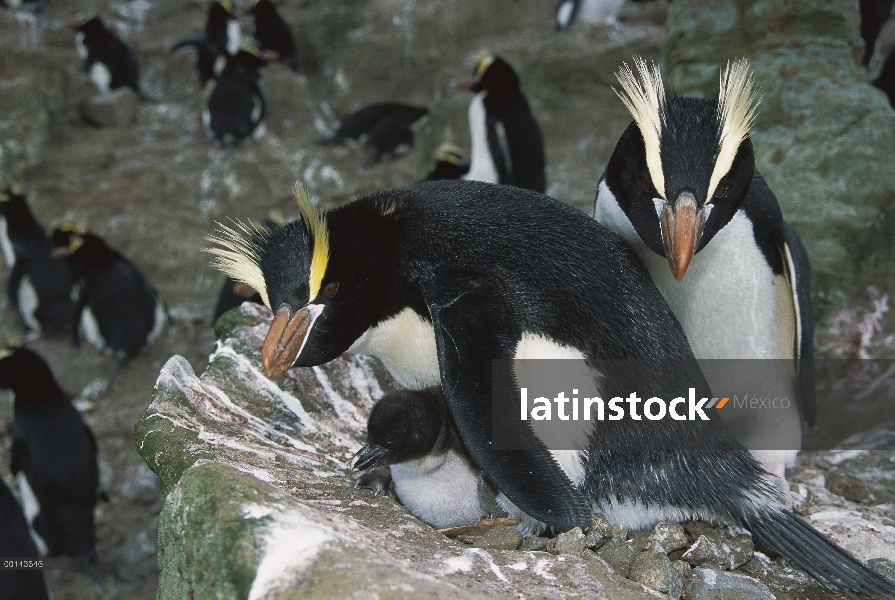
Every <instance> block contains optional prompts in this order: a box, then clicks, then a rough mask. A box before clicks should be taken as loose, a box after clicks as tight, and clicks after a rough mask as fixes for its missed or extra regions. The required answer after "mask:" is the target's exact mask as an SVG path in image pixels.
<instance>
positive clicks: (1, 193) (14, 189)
mask: <svg viewBox="0 0 895 600" xmlns="http://www.w3.org/2000/svg"><path fill="white" fill-rule="evenodd" d="M30 212H31V211H29V210H28V202H27V197H26V196H25V194H24V193H23V190H22V188H21V186H19V185H18V184H13V185H11V186H9V187H7V188H6V189H5V190H0V216H3V217H5V218H6V219H7V220H9V219H10V217H15V216H16V215H19V214H23V213H27V214H30Z"/></svg>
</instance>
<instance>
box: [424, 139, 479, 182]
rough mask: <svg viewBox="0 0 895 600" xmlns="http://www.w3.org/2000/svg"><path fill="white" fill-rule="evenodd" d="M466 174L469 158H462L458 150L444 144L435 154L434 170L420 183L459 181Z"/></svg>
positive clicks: (461, 153)
mask: <svg viewBox="0 0 895 600" xmlns="http://www.w3.org/2000/svg"><path fill="white" fill-rule="evenodd" d="M467 173H469V158H467V157H466V156H464V155H463V152H462V151H461V150H460V149H459V148H457V147H455V146H453V145H451V144H445V145H443V146H441V147H440V148H439V149H438V150H437V151H436V152H435V168H433V169H432V170H431V171H429V174H428V175H426V176H425V177H424V178H423V179H422V180H421V181H439V180H442V179H460V178H462V177H463V176H464V175H466V174H467Z"/></svg>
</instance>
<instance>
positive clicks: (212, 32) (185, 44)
mask: <svg viewBox="0 0 895 600" xmlns="http://www.w3.org/2000/svg"><path fill="white" fill-rule="evenodd" d="M234 18H235V17H234V15H233V3H232V2H230V1H229V0H224V1H223V2H217V1H215V2H212V3H211V6H210V7H209V8H208V19H207V20H206V22H205V30H204V31H203V32H202V33H201V34H199V35H197V36H194V37H190V38H187V39H185V40H181V41H179V42H177V43H176V44H174V46H172V47H171V50H169V51H168V53H169V54H174V53H175V52H177V51H178V50H180V49H182V48H189V47H193V48H195V49H196V71H197V72H198V74H199V85H200V86H201V87H205V84H206V83H208V82H209V81H210V80H212V79H215V78H217V76H218V73H219V72H220V71H221V70H222V69H223V65H222V66H220V67H219V66H218V63H219V61H221V60H223V61H224V63H225V64H226V60H227V59H229V58H230V51H229V50H228V49H227V48H228V45H229V44H228V41H229V36H228V24H229V22H230V21H232V20H233V19H234Z"/></svg>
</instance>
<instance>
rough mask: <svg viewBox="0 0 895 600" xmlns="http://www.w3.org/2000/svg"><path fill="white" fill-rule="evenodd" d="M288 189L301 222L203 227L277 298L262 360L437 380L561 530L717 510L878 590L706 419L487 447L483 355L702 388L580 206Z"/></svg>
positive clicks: (663, 393)
mask: <svg viewBox="0 0 895 600" xmlns="http://www.w3.org/2000/svg"><path fill="white" fill-rule="evenodd" d="M297 195H298V200H299V208H300V210H301V216H302V218H301V220H298V221H294V222H292V223H288V224H286V225H284V226H282V227H272V228H271V227H264V228H261V227H253V226H249V225H242V226H241V229H242V232H240V231H238V229H239V228H240V227H237V229H232V228H227V227H222V234H221V236H220V237H218V238H212V241H214V242H216V243H218V244H219V245H220V247H219V248H215V249H212V250H211V252H212V253H213V254H215V255H216V257H217V266H218V267H219V268H220V269H221V270H223V271H225V272H226V273H227V274H228V275H230V276H231V277H233V278H234V279H237V280H240V281H243V282H244V283H247V284H248V285H251V286H252V287H254V288H255V289H256V290H258V292H259V293H260V294H261V296H262V299H263V300H264V303H265V304H266V305H267V306H268V307H269V308H272V309H273V310H274V311H275V312H276V316H275V317H274V319H273V322H272V323H271V325H270V329H269V331H268V334H267V337H266V339H265V341H264V344H263V347H262V351H261V361H262V365H263V367H264V370H265V371H266V372H267V373H268V374H269V375H271V376H277V375H280V374H282V373H284V372H285V371H287V370H288V369H289V368H291V367H292V366H293V365H295V366H312V365H319V364H322V363H325V362H328V361H330V360H333V359H335V358H337V357H338V356H339V355H341V354H342V353H343V352H345V351H346V350H349V349H352V350H353V351H357V352H364V353H368V354H372V355H375V356H377V357H379V358H380V359H381V360H382V361H383V363H384V364H385V366H386V368H388V369H389V370H390V371H391V372H392V374H393V375H395V376H396V378H397V380H398V381H399V382H400V383H401V384H403V385H404V386H405V387H411V388H416V389H420V388H423V387H427V386H431V385H439V384H440V385H441V386H442V389H443V392H444V397H445V401H446V404H447V407H448V411H449V412H450V414H451V417H452V419H453V420H454V423H455V425H456V428H457V431H458V433H459V436H460V438H461V439H462V441H463V445H464V446H465V447H466V449H467V450H468V452H469V454H470V456H471V458H472V460H473V461H474V462H475V463H476V464H477V465H478V466H479V467H481V469H482V470H483V471H484V473H485V474H486V476H487V477H488V479H489V480H490V481H491V482H493V483H494V485H495V486H496V487H497V489H499V490H500V491H501V492H502V494H503V495H504V496H505V498H504V499H503V502H502V504H503V505H504V506H505V507H506V508H508V510H510V512H511V513H515V514H520V513H524V514H525V515H527V516H528V517H530V518H531V519H534V520H537V521H540V522H541V523H543V524H546V525H550V526H553V527H555V528H557V529H561V530H565V529H570V528H573V527H575V526H584V525H586V523H587V522H588V520H589V518H590V515H591V511H592V510H599V511H601V512H603V513H604V514H606V515H607V517H608V518H609V520H610V521H611V522H613V523H617V524H623V525H626V526H628V527H631V528H636V529H643V528H646V527H649V526H652V525H654V524H655V523H656V522H658V521H661V520H663V519H676V520H686V519H692V518H712V517H719V516H724V517H728V518H730V519H732V520H734V521H735V522H737V523H739V524H740V525H742V526H744V527H747V528H749V529H750V530H751V531H753V533H754V534H755V535H756V537H757V538H759V539H760V540H761V541H762V542H764V543H765V544H767V545H768V546H769V547H770V548H772V549H773V550H775V551H776V552H779V553H780V554H783V555H784V556H787V557H788V558H790V559H792V560H793V561H795V562H796V563H797V564H799V565H800V566H802V567H803V568H805V569H806V570H807V571H808V572H809V573H811V574H812V575H814V576H815V577H818V578H819V579H821V580H823V581H826V582H831V583H833V584H836V585H839V586H842V587H845V588H850V589H853V590H855V591H859V592H868V593H885V594H890V595H891V594H893V593H895V585H893V584H892V583H890V582H888V581H886V580H885V579H884V578H882V577H881V576H880V575H878V574H876V573H873V572H872V571H870V570H868V569H867V568H866V567H864V566H863V565H862V564H861V563H859V562H858V561H856V560H855V559H854V558H853V557H851V556H850V555H849V554H847V553H846V552H845V551H843V550H842V549H841V548H839V547H837V546H835V545H834V544H833V543H832V542H830V541H829V540H828V539H827V538H825V537H824V536H823V535H821V534H820V533H819V532H817V531H816V530H815V529H813V528H812V527H811V526H810V525H808V524H807V523H805V522H804V521H802V520H801V519H799V518H797V517H796V516H795V515H793V514H792V512H790V511H788V510H787V509H785V508H784V507H783V506H782V504H781V503H780V501H779V500H778V499H777V497H776V495H775V494H774V492H773V491H772V488H771V487H770V486H769V485H768V484H767V483H766V481H765V479H764V477H763V474H764V472H763V471H762V470H761V468H760V467H759V466H758V463H757V462H756V461H755V459H754V458H753V457H752V456H751V454H749V452H748V451H746V450H745V449H744V448H743V447H742V446H740V445H739V444H738V443H737V442H736V441H735V440H733V438H731V437H730V435H729V434H728V433H727V430H726V429H725V428H724V427H723V426H722V424H721V422H720V421H719V420H717V419H713V420H705V421H703V420H695V421H689V420H688V421H676V420H661V421H650V420H645V419H641V420H633V419H626V420H624V421H612V420H607V421H597V420H595V421H593V422H587V426H588V427H590V428H591V429H590V431H585V432H584V435H583V436H581V437H580V438H576V439H580V440H581V441H580V442H578V444H577V445H576V447H575V448H569V449H566V450H548V449H547V447H546V445H545V444H544V443H543V441H541V439H540V438H538V437H537V436H536V434H535V431H534V429H533V428H532V427H530V426H529V425H530V424H531V423H532V421H521V420H518V421H517V420H515V419H513V418H511V417H507V418H506V419H502V420H501V421H500V425H501V426H502V427H505V428H508V429H509V430H510V431H509V433H510V434H511V435H512V436H513V438H512V439H514V441H517V442H519V443H520V445H521V446H522V447H523V448H524V449H523V450H513V451H507V450H501V449H499V448H497V447H496V446H495V444H493V443H492V406H491V404H492V396H491V384H492V360H494V359H513V358H557V357H564V358H577V359H583V360H584V361H586V362H587V363H588V364H590V365H593V366H594V367H596V366H598V365H599V368H601V369H603V367H604V366H605V365H606V364H607V363H606V361H605V360H604V359H612V358H632V359H679V360H674V361H672V360H656V361H654V370H652V371H651V372H650V373H649V374H648V375H647V376H646V377H644V378H643V379H642V381H640V382H639V384H640V385H641V386H642V391H641V390H638V392H641V395H642V396H643V397H645V398H649V397H651V396H652V395H655V396H657V397H659V398H663V397H664V398H674V397H675V396H680V395H682V394H681V392H683V393H684V394H686V389H687V388H688V387H691V388H695V391H696V392H697V393H698V394H699V395H700V396H704V395H706V394H708V385H707V383H706V382H705V380H704V378H703V377H702V374H701V373H700V371H699V370H698V368H696V367H695V366H694V359H693V355H692V353H691V352H690V349H689V346H688V345H687V341H686V338H685V337H684V334H683V331H682V330H681V328H680V325H679V324H678V322H677V320H676V319H675V318H674V315H673V314H672V313H671V311H670V309H669V308H668V306H667V305H666V304H665V302H664V301H663V300H662V297H661V295H660V294H659V292H658V290H657V289H656V288H655V286H654V285H653V284H652V282H651V280H650V278H649V275H648V274H647V272H646V270H645V269H644V268H643V266H642V264H641V263H640V262H639V260H637V257H636V256H635V255H634V254H633V252H632V251H631V250H630V249H629V248H628V247H627V246H625V244H624V243H623V242H621V241H620V240H619V239H618V238H616V237H615V236H614V235H613V234H611V233H610V232H608V231H607V230H606V229H605V228H604V227H602V226H601V225H599V224H598V223H596V222H595V221H594V220H593V219H591V218H590V217H588V216H587V215H584V214H583V213H581V212H579V211H577V210H575V209H574V208H572V207H570V206H568V205H565V204H562V203H560V202H558V201H556V200H553V199H551V198H548V197H545V196H543V195H541V194H537V193H533V192H529V191H525V190H520V189H518V188H512V187H509V186H495V185H490V184H483V183H479V182H472V181H434V182H425V183H419V184H416V185H413V186H410V187H406V188H402V189H396V190H389V191H385V192H379V193H376V194H373V195H370V196H367V197H364V198H361V199H359V200H356V201H354V202H352V203H350V204H348V205H346V206H343V207H341V208H338V209H335V210H333V211H330V212H328V213H326V214H323V213H320V212H318V211H317V210H315V209H314V208H313V207H312V206H311V204H310V201H309V199H308V197H307V194H306V193H305V192H303V191H302V190H299V193H298V194H297ZM244 234H245V235H247V236H248V237H244ZM617 371H619V370H603V371H602V372H603V377H601V378H600V379H599V380H598V381H597V387H598V389H599V391H600V392H602V393H603V394H604V397H610V398H611V397H613V396H621V395H622V394H623V392H622V390H623V389H624V388H625V387H628V390H627V392H624V395H627V394H628V393H630V391H631V389H630V382H628V381H624V377H625V376H624V374H623V373H619V372H617ZM709 395H710V394H709ZM517 398H518V396H517ZM517 410H518V409H517ZM515 414H518V413H515ZM662 440H673V441H674V442H675V443H676V444H677V446H676V447H675V449H672V448H671V447H670V446H663V445H662V443H661V441H662ZM653 441H657V442H660V443H659V444H653V447H650V446H649V444H650V443H651V442H653ZM645 448H649V449H645ZM679 448H689V450H688V451H685V452H682V451H680V450H679Z"/></svg>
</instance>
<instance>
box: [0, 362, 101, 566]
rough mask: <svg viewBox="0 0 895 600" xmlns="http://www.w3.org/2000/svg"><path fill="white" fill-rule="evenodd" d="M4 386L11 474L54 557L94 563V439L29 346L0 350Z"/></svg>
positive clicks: (96, 474) (96, 494) (0, 375)
mask: <svg viewBox="0 0 895 600" xmlns="http://www.w3.org/2000/svg"><path fill="white" fill-rule="evenodd" d="M0 388H3V389H8V390H12V391H13V393H14V394H15V401H14V403H13V410H14V417H13V423H12V438H13V439H12V468H11V470H12V473H13V475H16V476H18V478H19V487H20V490H21V495H22V498H23V504H24V505H25V515H26V516H27V518H28V520H29V522H30V525H31V528H32V529H33V530H34V533H35V534H37V536H39V538H40V542H41V543H42V544H43V545H44V546H45V548H43V549H41V552H42V553H45V554H46V555H48V556H59V555H61V554H67V555H68V556H72V557H87V558H89V559H90V561H91V563H95V562H96V536H95V533H94V521H93V509H94V506H95V505H96V502H97V499H98V498H99V497H100V492H99V469H98V468H97V465H96V441H95V440H94V438H93V434H92V433H91V432H90V429H89V428H88V427H87V425H86V424H84V420H83V419H82V418H81V414H80V413H79V412H78V410H77V409H76V408H75V407H74V405H73V404H72V403H71V399H70V398H69V396H68V395H67V394H66V393H65V392H64V391H62V388H60V387H59V384H58V383H56V379H55V378H54V377H53V373H52V372H51V371H50V368H49V367H48V366H47V363H46V362H44V360H43V359H42V358H41V357H40V356H39V355H38V354H37V353H35V352H33V351H32V350H29V349H28V348H24V347H12V348H2V349H0Z"/></svg>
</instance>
